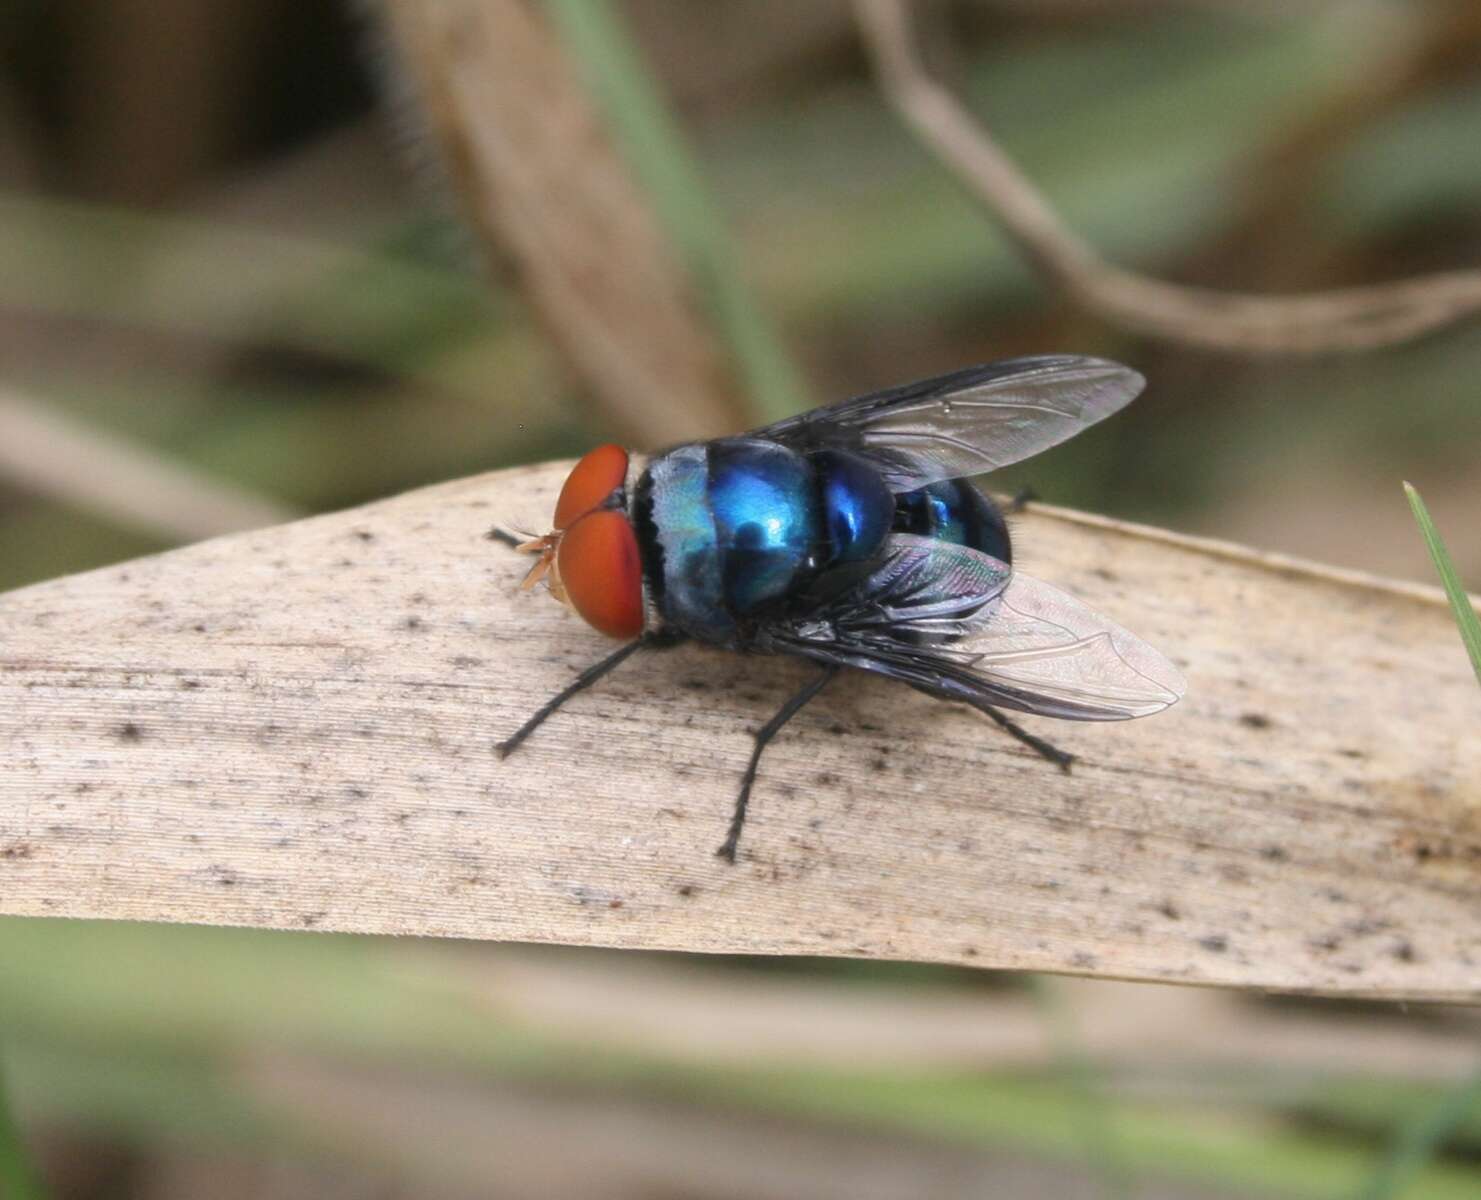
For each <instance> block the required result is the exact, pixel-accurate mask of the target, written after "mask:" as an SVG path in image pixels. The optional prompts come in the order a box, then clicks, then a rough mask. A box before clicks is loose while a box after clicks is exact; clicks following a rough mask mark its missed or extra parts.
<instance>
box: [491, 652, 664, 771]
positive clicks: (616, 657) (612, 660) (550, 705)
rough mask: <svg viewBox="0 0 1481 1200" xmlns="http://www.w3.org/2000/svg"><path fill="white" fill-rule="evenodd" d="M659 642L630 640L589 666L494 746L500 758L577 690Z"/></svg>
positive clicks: (512, 749) (589, 684)
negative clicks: (631, 655)
mask: <svg viewBox="0 0 1481 1200" xmlns="http://www.w3.org/2000/svg"><path fill="white" fill-rule="evenodd" d="M657 644H658V643H657V642H656V641H655V640H654V639H652V638H648V637H640V638H638V639H637V640H636V641H632V642H628V644H627V645H625V646H623V647H622V648H621V649H620V650H616V651H614V652H613V653H611V654H609V655H607V657H606V658H604V659H602V661H601V662H599V663H597V664H595V665H594V666H590V667H587V668H586V670H584V671H582V672H581V674H580V675H578V676H576V679H575V682H573V683H572V684H571V685H570V686H569V687H567V688H565V689H564V690H563V691H560V692H558V693H556V695H555V696H554V697H553V698H552V699H550V700H547V701H546V702H545V703H544V704H543V705H541V706H540V708H539V709H537V710H536V712H535V715H534V716H532V717H531V718H530V719H529V720H528V721H526V722H525V723H524V724H523V725H521V726H520V727H519V728H518V729H516V730H515V731H514V732H513V733H512V734H510V735H509V736H508V737H507V738H505V739H504V740H503V741H502V742H499V743H498V744H497V745H496V746H495V747H494V753H495V754H497V755H498V756H499V757H500V758H505V757H507V756H508V755H509V754H511V753H513V751H514V750H515V749H516V748H517V747H518V746H519V744H520V743H521V742H522V741H524V740H525V738H527V737H529V736H530V734H532V733H534V732H535V730H536V729H538V728H539V727H540V725H541V724H542V723H543V722H544V720H545V718H546V717H548V716H550V714H551V713H553V712H554V711H555V710H556V709H558V708H559V707H560V706H561V705H562V704H564V703H565V702H566V701H567V700H569V699H570V698H571V697H572V696H574V695H575V694H576V693H577V692H580V691H583V690H585V689H586V688H589V687H590V686H591V685H592V684H594V683H595V682H596V681H597V680H598V679H600V678H601V677H602V676H603V675H605V674H606V673H607V672H608V671H610V670H611V669H612V668H613V667H615V666H617V665H618V664H620V663H621V662H622V660H623V659H625V658H627V657H628V656H629V655H630V654H632V653H633V652H634V651H635V650H641V649H642V648H643V647H644V646H652V645H657Z"/></svg>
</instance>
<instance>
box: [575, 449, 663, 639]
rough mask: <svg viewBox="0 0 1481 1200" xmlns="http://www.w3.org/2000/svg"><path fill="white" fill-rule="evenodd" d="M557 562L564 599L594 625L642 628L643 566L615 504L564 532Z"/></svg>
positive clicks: (626, 632)
mask: <svg viewBox="0 0 1481 1200" xmlns="http://www.w3.org/2000/svg"><path fill="white" fill-rule="evenodd" d="M592 453H593V454H594V453H596V451H593V452H592ZM590 457H591V455H590V454H588V455H587V456H586V458H584V459H582V460H581V462H582V463H583V464H584V463H585V462H586V461H587V459H589V458H590ZM576 470H577V471H580V470H581V467H580V466H578V467H577V468H576ZM572 478H573V479H574V478H575V476H574V474H573V475H572ZM566 487H567V489H569V488H570V483H569V482H568V483H567V484H566ZM561 500H562V501H564V500H565V495H564V493H563V494H562V495H561ZM555 567H556V573H557V574H558V575H559V576H560V582H561V587H563V588H564V589H565V592H566V599H568V600H569V601H570V602H571V607H572V608H574V609H575V610H576V612H577V613H578V614H580V616H581V619H582V620H583V621H585V622H586V623H587V624H588V625H590V626H591V627H592V628H593V629H596V630H598V631H599V632H601V633H605V634H606V635H607V636H608V637H617V638H632V637H637V636H638V634H640V633H642V632H643V568H642V564H641V562H640V561H639V559H638V539H637V536H636V535H635V534H634V533H633V527H632V524H631V523H630V522H629V521H628V519H627V517H626V515H625V514H623V513H620V512H617V511H616V510H615V509H600V510H598V511H597V512H591V513H587V514H586V516H584V517H582V518H581V519H580V520H578V521H577V522H576V523H575V524H574V525H572V526H571V527H570V528H569V529H567V530H566V531H565V533H564V534H562V536H561V542H560V549H558V550H557V551H556V560H555Z"/></svg>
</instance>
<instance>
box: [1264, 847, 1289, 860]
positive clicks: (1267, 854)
mask: <svg viewBox="0 0 1481 1200" xmlns="http://www.w3.org/2000/svg"><path fill="white" fill-rule="evenodd" d="M1260 857H1261V858H1264V859H1268V860H1269V861H1270V862H1286V861H1288V860H1289V859H1290V857H1291V856H1290V855H1289V854H1287V853H1286V852H1285V849H1284V847H1281V846H1263V847H1261V849H1260Z"/></svg>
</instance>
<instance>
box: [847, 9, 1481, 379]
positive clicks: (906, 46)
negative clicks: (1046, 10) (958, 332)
mask: <svg viewBox="0 0 1481 1200" xmlns="http://www.w3.org/2000/svg"><path fill="white" fill-rule="evenodd" d="M854 9H855V13H856V14H857V17H858V23H859V28H860V29H861V30H862V31H863V34H864V37H865V41H866V43H867V44H868V46H869V49H870V51H871V53H872V54H873V55H874V60H875V66H876V68H877V70H878V73H879V81H880V86H881V87H882V88H883V89H884V92H885V95H886V96H887V97H888V98H889V99H890V102H891V103H892V104H893V105H894V106H895V107H896V108H897V109H898V110H899V112H900V115H901V117H902V118H903V119H904V120H905V122H906V123H907V124H908V125H909V126H910V127H911V129H913V130H914V131H915V133H916V134H917V136H919V137H920V139H921V140H922V141H923V142H924V143H926V145H928V146H929V147H930V148H931V149H932V150H934V151H935V152H936V154H937V155H939V156H940V157H941V158H942V159H943V160H944V161H945V162H946V164H947V165H948V166H949V167H950V168H951V169H952V170H953V171H954V172H955V173H956V174H957V175H958V176H960V177H961V179H962V180H963V181H964V182H965V183H966V184H967V186H968V187H969V188H971V190H972V191H973V192H974V193H975V194H976V196H977V197H978V199H979V200H981V201H982V203H983V205H984V206H985V207H986V208H987V209H988V211H989V212H991V213H992V215H993V216H995V217H996V218H997V219H998V221H999V222H1000V223H1001V224H1002V226H1003V228H1004V229H1005V230H1006V231H1007V233H1008V234H1009V235H1010V236H1011V237H1012V238H1013V240H1014V241H1015V242H1017V243H1018V246H1019V248H1020V249H1022V250H1023V251H1024V253H1025V254H1027V255H1028V257H1029V258H1030V259H1031V260H1032V262H1033V263H1034V265H1035V266H1037V267H1038V269H1039V270H1040V271H1042V272H1043V273H1044V274H1045V275H1047V276H1048V277H1049V278H1050V279H1053V280H1054V281H1055V282H1056V283H1058V284H1059V285H1060V286H1061V287H1063V288H1065V289H1066V290H1067V291H1068V292H1069V293H1070V294H1071V295H1072V296H1073V297H1074V298H1075V299H1076V300H1077V301H1078V302H1079V303H1081V304H1083V305H1084V306H1085V307H1086V308H1089V309H1091V310H1093V311H1095V312H1098V313H1099V314H1101V315H1102V316H1103V317H1105V318H1106V319H1107V320H1110V321H1113V322H1115V323H1116V324H1118V325H1120V326H1121V327H1122V328H1125V329H1129V330H1131V331H1133V332H1135V333H1142V334H1148V335H1151V336H1153V337H1160V338H1167V339H1169V340H1173V341H1180V342H1187V343H1189V344H1190V345H1197V346H1205V347H1209V348H1213V349H1220V350H1234V351H1239V352H1243V353H1300V354H1315V353H1323V352H1330V351H1339V350H1365V349H1373V348H1376V347H1379V346H1387V345H1392V344H1393V343H1395V342H1403V341H1408V340H1410V339H1411V338H1415V337H1418V336H1420V335H1421V334H1425V333H1429V332H1432V331H1434V330H1436V329H1441V328H1443V327H1444V326H1447V325H1452V324H1455V323H1456V322H1458V321H1461V320H1465V319H1467V318H1469V317H1473V316H1475V315H1477V314H1478V313H1481V271H1478V270H1457V271H1444V272H1438V273H1435V274H1430V275H1424V276H1420V277H1417V278H1414V279H1405V280H1400V281H1398V282H1395V283H1386V284H1377V285H1374V286H1371V287H1357V288H1344V289H1341V290H1336V291H1330V292H1318V293H1314V294H1311V295H1305V296H1265V295H1247V294H1240V293H1235V292H1219V291H1212V290H1210V289H1207V288H1195V287H1184V286H1181V285H1178V284H1173V283H1167V282H1164V281H1163V280H1159V279H1152V278H1149V277H1148V276H1145V275H1140V274H1138V273H1136V272H1134V271H1128V270H1125V269H1123V268H1121V267H1117V266H1114V265H1112V264H1111V263H1108V262H1107V261H1106V260H1105V259H1104V258H1102V257H1101V256H1100V254H1099V252H1098V251H1097V250H1096V249H1095V248H1094V247H1093V246H1091V245H1090V243H1088V242H1087V241H1085V240H1084V239H1083V238H1082V237H1080V236H1079V234H1077V233H1075V231H1074V230H1072V229H1071V228H1070V227H1069V226H1068V225H1066V224H1065V223H1064V221H1063V220H1061V219H1060V217H1059V214H1058V213H1056V212H1055V211H1054V209H1053V208H1052V207H1051V206H1050V205H1049V202H1048V201H1047V200H1046V199H1045V198H1044V196H1043V194H1042V193H1041V192H1040V191H1039V190H1038V189H1037V188H1036V187H1034V185H1033V184H1032V183H1031V182H1030V181H1029V179H1028V178H1027V177H1026V176H1025V175H1024V174H1023V173H1022V172H1021V171H1020V170H1019V169H1018V167H1017V165H1016V164H1015V163H1014V162H1013V161H1012V160H1011V159H1010V158H1009V157H1008V156H1007V155H1006V154H1005V153H1004V152H1003V150H1002V148H1001V147H1000V146H999V145H998V144H997V142H996V141H995V140H994V139H993V137H992V135H991V134H990V133H989V132H988V131H987V129H986V128H984V127H983V125H982V124H981V123H980V122H978V121H977V120H976V118H975V117H973V116H972V114H971V113H970V112H968V111H967V109H966V108H965V107H964V106H963V105H962V104H961V102H960V101H959V100H957V98H956V97H955V96H953V95H952V94H951V93H950V92H949V91H947V89H946V88H944V87H943V86H942V85H941V84H939V83H937V82H936V81H935V80H934V79H932V78H931V77H930V75H928V74H927V73H926V70H925V68H924V66H923V65H922V64H921V62H920V59H919V57H918V56H917V54H916V51H915V47H914V44H913V41H912V38H911V33H910V20H909V15H908V6H907V5H905V4H904V3H902V0H854Z"/></svg>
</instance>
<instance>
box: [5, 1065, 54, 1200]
mask: <svg viewBox="0 0 1481 1200" xmlns="http://www.w3.org/2000/svg"><path fill="white" fill-rule="evenodd" d="M44 1195H45V1193H43V1192H42V1190H41V1183H40V1181H39V1180H38V1179H37V1178H36V1173H35V1172H34V1171H33V1170H32V1169H31V1164H30V1161H29V1160H28V1159H27V1157H26V1150H25V1147H24V1146H23V1145H22V1144H21V1134H20V1129H19V1128H18V1127H17V1126H16V1123H15V1118H14V1116H13V1115H12V1114H11V1111H10V1102H9V1100H8V1098H7V1096H6V1092H5V1076H4V1073H3V1071H0V1196H3V1197H4V1198H5V1200H43V1197H44Z"/></svg>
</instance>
